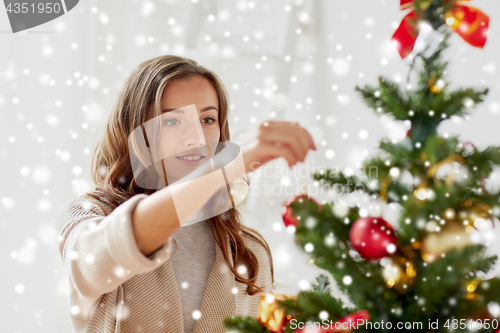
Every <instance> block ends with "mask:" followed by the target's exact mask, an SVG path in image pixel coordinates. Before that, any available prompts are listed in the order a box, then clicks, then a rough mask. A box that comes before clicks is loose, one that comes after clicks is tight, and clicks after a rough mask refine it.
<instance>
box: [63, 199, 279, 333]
mask: <svg viewBox="0 0 500 333" xmlns="http://www.w3.org/2000/svg"><path fill="white" fill-rule="evenodd" d="M145 197H147V195H146V194H137V195H135V196H133V197H132V198H130V199H129V200H127V201H126V202H124V203H123V204H121V205H120V206H118V207H117V208H116V209H115V210H113V211H111V209H109V206H106V205H105V204H103V203H102V202H100V204H101V205H103V206H104V207H105V208H106V209H108V212H111V213H110V214H109V215H108V216H105V215H104V213H103V212H102V211H101V209H99V207H98V206H97V205H96V204H95V202H96V201H95V199H93V198H89V197H86V196H81V197H78V198H76V199H73V200H72V201H71V202H70V203H69V204H68V205H66V206H64V207H63V209H62V210H61V211H60V213H59V214H58V216H57V218H56V226H57V229H58V231H59V252H60V255H61V258H62V261H63V266H64V269H65V272H66V276H67V278H68V282H69V292H70V317H71V320H72V324H73V327H74V330H75V332H78V333H80V332H103V333H104V332H106V333H108V332H114V333H128V332H143V333H147V332H173V333H184V324H183V312H182V304H181V298H180V293H179V289H178V285H177V282H176V280H175V275H174V272H173V268H172V264H171V262H170V260H169V259H170V253H171V251H174V249H175V246H174V244H173V241H172V237H170V238H169V239H168V240H167V241H166V242H165V243H164V244H163V245H162V246H161V247H160V248H159V249H158V250H157V251H155V253H153V254H151V255H150V256H144V255H143V254H142V253H141V252H140V250H139V248H138V246H137V244H136V242H135V238H134V234H133V230H132V223H131V216H132V211H133V209H134V208H135V206H136V205H137V203H138V202H139V201H140V200H142V199H144V198H145ZM243 237H244V240H245V244H246V245H247V246H248V247H249V248H250V249H251V250H252V251H253V253H254V254H255V255H256V256H257V259H258V261H259V273H258V278H257V282H256V285H257V286H259V287H262V288H263V289H264V291H266V292H269V291H271V289H272V282H271V281H272V280H271V268H270V264H271V259H270V257H269V256H268V254H267V251H266V250H265V249H264V247H263V246H262V245H261V244H260V243H259V242H257V241H256V240H254V239H252V238H251V237H250V236H248V235H245V234H244V233H243ZM226 245H227V247H228V253H231V247H230V243H229V237H228V238H227V243H226ZM200 255H203V254H200ZM230 259H231V263H233V261H232V256H231V255H230ZM243 276H244V277H245V278H247V277H248V274H247V273H245V274H243ZM246 287H247V285H246V284H243V283H240V282H237V281H236V280H235V276H234V274H233V273H232V272H231V271H230V269H229V266H228V265H227V263H226V261H225V260H224V257H223V254H222V251H221V249H220V247H219V246H216V258H215V262H214V264H213V266H212V269H211V271H210V274H209V276H208V280H207V284H206V287H205V291H204V294H203V298H202V302H201V306H200V312H201V318H200V319H198V320H197V321H195V323H194V327H193V333H210V332H213V333H216V332H228V330H227V329H225V327H224V326H223V323H222V321H223V318H224V317H226V316H231V315H241V316H251V317H255V316H256V315H257V309H258V303H259V297H260V295H259V293H257V294H256V295H253V296H249V295H248V294H247V293H246Z"/></svg>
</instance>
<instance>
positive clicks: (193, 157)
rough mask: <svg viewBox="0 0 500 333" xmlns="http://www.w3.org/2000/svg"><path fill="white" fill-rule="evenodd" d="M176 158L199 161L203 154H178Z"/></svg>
mask: <svg viewBox="0 0 500 333" xmlns="http://www.w3.org/2000/svg"><path fill="white" fill-rule="evenodd" d="M176 158H180V159H181V160H184V161H199V160H201V159H202V158H205V156H178V157H176Z"/></svg>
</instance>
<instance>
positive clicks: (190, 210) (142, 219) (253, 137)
mask: <svg viewBox="0 0 500 333" xmlns="http://www.w3.org/2000/svg"><path fill="white" fill-rule="evenodd" d="M236 146H237V147H238V146H239V147H240V148H241V151H240V152H239V155H238V157H240V158H241V159H242V160H243V168H241V167H239V166H238V165H236V164H235V163H231V162H232V161H233V160H235V151H234V146H231V145H229V146H226V147H225V148H224V149H222V150H221V151H220V152H219V153H218V154H216V155H215V156H214V157H213V159H212V160H213V165H214V167H215V169H214V170H219V171H220V170H221V169H222V168H224V171H225V174H226V178H227V181H228V182H233V181H234V180H235V179H237V178H238V177H242V176H244V175H245V173H247V172H251V171H253V170H255V169H257V168H258V167H260V166H261V165H263V164H265V163H267V162H268V161H270V160H272V159H275V158H278V157H284V158H285V159H286V160H287V162H288V164H289V166H293V165H295V164H296V163H297V162H299V161H300V162H303V161H304V159H305V157H306V155H307V152H308V151H309V149H314V150H316V146H315V145H314V141H313V139H312V137H311V135H310V134H309V133H308V132H307V131H306V130H305V129H304V128H302V126H300V125H299V124H298V123H290V122H281V121H266V122H264V123H262V124H260V125H259V126H258V127H257V128H254V129H253V130H251V131H249V132H248V133H247V135H246V136H244V137H243V138H242V139H241V140H239V141H237V145H236ZM228 165H231V166H232V167H228ZM211 170H212V165H211V163H210V161H207V162H205V163H204V164H202V165H200V166H199V167H198V168H197V169H195V170H194V171H193V172H191V173H189V174H188V175H187V176H185V177H184V178H182V179H181V180H179V181H177V182H175V183H172V184H170V185H169V186H167V187H165V188H163V189H161V190H160V191H157V192H155V193H153V194H151V195H149V196H148V197H147V198H145V199H143V200H141V201H140V202H139V203H138V204H137V206H136V207H135V209H134V211H133V213H132V224H133V230H134V235H135V239H136V241H137V245H138V247H139V249H140V250H141V252H142V253H143V254H144V255H146V256H147V255H150V254H151V253H153V252H154V251H156V250H157V249H158V248H159V247H160V246H161V245H162V244H164V243H165V242H166V240H168V239H169V238H170V237H171V236H172V235H173V234H174V233H175V231H176V230H177V229H178V228H179V227H180V226H181V224H183V223H184V222H185V221H186V220H187V219H188V218H189V217H190V216H191V215H192V214H194V213H195V212H197V211H198V210H199V209H200V208H202V207H203V206H204V205H205V204H206V203H207V202H208V201H209V200H210V198H211V197H212V196H213V195H214V194H215V193H216V192H217V191H219V190H220V189H222V188H223V187H225V186H226V182H225V179H224V177H223V176H222V172H220V173H216V172H211Z"/></svg>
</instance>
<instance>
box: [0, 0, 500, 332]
mask: <svg viewBox="0 0 500 333" xmlns="http://www.w3.org/2000/svg"><path fill="white" fill-rule="evenodd" d="M471 5H473V6H476V7H478V8H480V9H481V10H482V11H484V12H485V13H486V14H488V15H489V16H490V18H491V23H490V34H489V37H488V41H487V44H486V47H485V48H484V49H482V50H481V49H476V48H473V47H471V46H470V45H468V44H467V43H466V42H464V41H463V40H462V39H461V38H460V37H458V36H457V35H456V34H455V35H454V36H453V37H452V39H451V42H452V45H451V47H450V49H449V50H448V51H449V52H448V53H447V57H448V58H449V60H450V68H449V73H448V79H449V80H450V81H451V82H452V86H456V87H458V86H473V87H488V88H490V93H489V96H488V98H487V100H486V101H485V102H484V103H483V104H481V105H478V106H477V107H476V109H475V111H474V112H473V113H472V114H471V115H470V117H468V119H452V120H449V121H446V123H444V124H443V125H442V126H441V127H440V133H443V134H444V133H448V134H450V135H459V136H460V138H461V140H462V141H470V142H472V143H474V145H475V146H476V147H477V148H478V149H480V150H482V149H484V148H485V147H487V146H488V145H498V144H499V143H500V131H499V125H500V96H499V93H500V75H499V71H498V70H499V69H498V68H497V67H498V66H499V63H498V54H500V37H499V36H500V20H499V18H498V16H496V15H495V14H497V13H500V3H499V2H497V1H491V0H474V1H473V2H471ZM404 14H405V13H403V12H401V11H400V9H399V1H397V0H350V1H339V0H273V1H263V0H252V1H246V0H232V1H230V0H198V1H192V0H127V1H106V2H103V1H96V0H82V1H80V3H79V4H78V5H77V6H76V7H75V8H74V9H73V10H71V11H70V12H68V13H67V14H65V15H64V16H62V17H59V18H58V19H56V20H54V21H51V22H48V23H46V24H44V25H42V26H38V27H35V28H32V29H30V30H27V31H24V32H20V33H16V34H12V32H11V30H10V25H9V21H8V18H7V14H6V12H5V11H4V10H3V9H0V171H1V172H0V313H2V332H9V333H10V332H12V333H19V332H69V331H71V323H70V320H69V308H68V289H67V283H66V281H65V279H64V272H63V271H62V265H61V262H60V257H59V253H58V248H57V236H56V235H55V234H54V231H53V218H54V216H55V214H56V213H57V211H58V209H60V208H61V207H62V206H63V205H64V204H66V203H67V202H68V201H70V200H71V199H72V198H74V197H76V196H78V195H79V194H80V193H81V192H82V191H86V190H89V189H92V188H93V187H94V185H93V184H92V181H91V179H90V162H91V158H92V154H93V152H94V149H95V145H96V143H97V141H98V140H99V138H100V137H101V135H102V134H103V131H104V126H105V123H106V121H107V118H108V115H109V112H110V109H111V106H112V104H113V102H114V100H115V98H116V96H117V93H118V90H119V89H120V87H121V85H122V84H123V82H124V80H125V78H126V77H127V75H128V74H129V73H130V71H131V70H132V69H134V67H136V66H137V65H138V64H139V63H141V62H143V61H145V60H148V59H150V58H153V57H156V56H159V55H164V54H176V55H181V56H185V57H188V58H191V59H194V60H196V61H198V62H199V63H200V64H202V65H204V66H205V67H208V68H209V69H211V70H213V71H215V72H216V73H217V74H218V75H219V76H220V77H221V79H222V81H223V82H224V84H225V86H226V88H227V90H228V91H229V94H230V102H231V109H230V119H229V123H230V131H231V137H232V138H233V139H234V138H236V137H238V136H239V135H240V134H243V133H244V132H245V131H247V130H248V129H249V128H250V127H251V126H256V125H258V124H260V123H261V122H263V121H264V120H269V119H277V120H289V121H297V122H299V123H301V124H302V125H303V126H304V127H305V128H307V129H308V130H309V131H310V132H311V134H312V135H313V137H314V138H315V142H316V145H317V147H318V150H317V151H315V152H310V153H309V155H308V158H307V160H306V162H304V163H303V164H299V165H298V166H297V167H295V168H294V169H292V170H289V171H288V167H287V164H286V162H285V160H284V159H277V160H275V161H272V162H270V163H269V164H268V165H267V167H266V168H265V169H263V170H261V171H264V170H265V172H260V173H259V172H255V173H253V174H250V175H249V176H250V178H251V182H252V183H251V188H250V194H249V196H248V197H247V199H246V200H245V202H244V204H242V205H241V206H240V208H241V211H242V213H243V217H244V222H245V224H246V225H248V226H250V227H252V228H255V229H256V230H258V231H259V232H261V233H262V235H263V236H264V237H265V239H266V240H267V242H268V244H269V246H270V248H271V251H272V254H273V259H274V266H275V270H274V272H275V281H276V283H277V288H276V289H275V291H274V292H275V293H288V294H296V293H297V292H298V291H300V290H301V289H304V288H307V287H308V283H310V282H313V281H314V277H315V276H316V275H317V274H318V273H319V272H320V270H319V269H318V268H317V267H316V266H314V265H309V264H308V259H309V258H308V257H307V255H306V254H305V253H304V252H301V251H300V250H299V249H297V248H296V247H295V245H294V240H293V233H290V232H288V231H287V230H286V229H285V227H284V225H283V222H282V219H281V215H280V207H281V206H282V204H283V202H284V200H285V199H286V198H288V197H289V196H291V195H294V194H298V193H300V190H301V188H303V187H304V186H310V187H309V189H308V191H309V193H310V194H311V195H313V196H315V197H316V198H317V199H318V200H320V201H321V200H327V201H331V200H333V199H335V198H334V197H333V196H331V194H328V193H319V192H318V193H316V192H314V189H315V187H314V186H313V185H314V184H313V181H312V179H311V178H310V177H309V175H310V174H311V173H312V172H314V171H316V170H317V169H318V168H320V167H329V168H333V167H337V168H352V169H353V170H355V169H356V168H357V167H359V166H360V163H361V161H362V160H364V159H365V158H367V157H368V156H370V155H372V154H374V153H376V149H377V146H378V141H379V140H380V139H381V138H383V137H388V136H389V137H391V138H392V139H394V140H399V139H401V138H402V137H403V136H404V135H405V132H406V128H405V126H404V124H400V123H395V122H394V121H392V120H391V119H388V118H386V117H379V116H377V115H376V114H375V113H374V112H373V111H372V110H370V109H368V108H367V107H366V106H365V105H364V104H363V103H362V102H361V99H360V97H359V96H358V95H357V94H356V93H355V91H354V88H355V86H356V85H365V84H376V82H377V78H378V76H380V75H382V76H385V77H388V78H390V79H392V80H395V81H397V82H400V83H401V84H402V85H406V79H407V75H408V70H409V64H410V63H411V60H409V59H405V60H401V58H400V57H399V55H398V53H397V51H396V49H395V48H394V46H393V45H392V44H391V42H390V38H391V36H392V34H393V33H394V31H395V29H396V28H397V26H398V25H399V22H400V21H401V19H402V18H403V16H404ZM499 177H500V176H499ZM316 190H318V189H317V188H316ZM383 210H384V214H386V215H385V216H387V218H388V219H389V220H391V219H392V221H394V219H395V217H394V216H396V215H395V212H391V211H390V210H391V209H390V208H387V207H386V208H383ZM387 210H388V211H387Z"/></svg>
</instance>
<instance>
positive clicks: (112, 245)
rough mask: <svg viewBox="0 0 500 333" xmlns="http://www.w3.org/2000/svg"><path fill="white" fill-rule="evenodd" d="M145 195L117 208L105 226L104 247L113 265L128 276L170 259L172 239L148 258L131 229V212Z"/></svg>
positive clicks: (148, 269) (138, 196)
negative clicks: (120, 268) (105, 246)
mask: <svg viewBox="0 0 500 333" xmlns="http://www.w3.org/2000/svg"><path fill="white" fill-rule="evenodd" d="M147 196H148V195H147V194H137V195H135V196H133V197H132V198H130V199H128V200H127V201H125V202H124V203H122V204H121V205H120V206H118V207H117V208H116V209H115V210H114V211H113V212H111V214H109V216H108V218H109V222H108V225H107V226H106V245H107V247H108V251H109V254H110V255H111V257H112V258H113V260H114V261H115V263H116V264H117V265H119V266H121V267H122V268H123V269H124V270H125V272H126V273H128V274H134V275H135V274H141V273H145V272H148V271H151V270H153V269H155V268H157V267H159V266H160V265H162V264H163V263H165V262H166V261H167V260H169V259H170V254H171V251H172V246H173V245H172V242H173V239H172V237H169V238H168V240H167V241H166V242H165V243H163V245H162V246H161V247H160V248H159V249H158V250H156V251H155V252H154V253H152V254H151V255H149V256H145V255H144V254H143V253H142V252H141V250H140V249H139V247H138V245H137V242H136V240H135V236H134V231H133V228H132V212H133V210H134V208H135V207H136V205H137V204H138V203H139V201H141V200H142V199H144V198H146V197H147Z"/></svg>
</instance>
